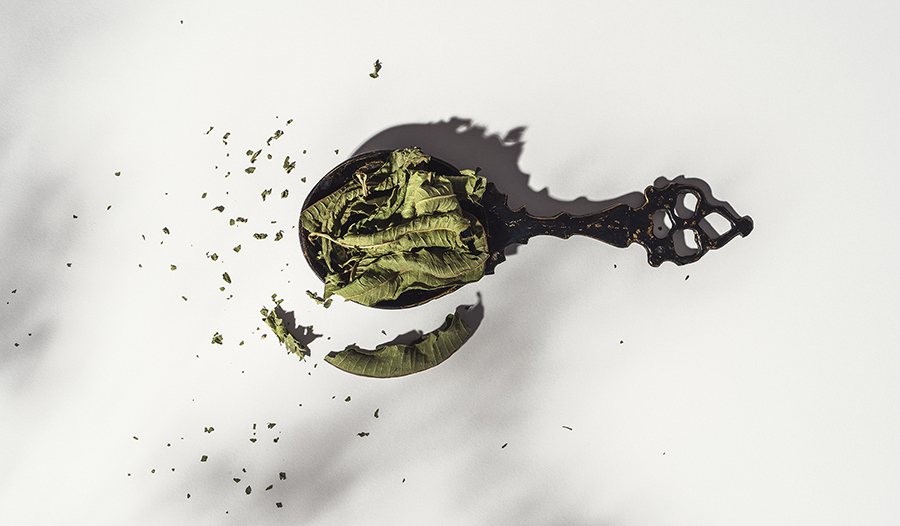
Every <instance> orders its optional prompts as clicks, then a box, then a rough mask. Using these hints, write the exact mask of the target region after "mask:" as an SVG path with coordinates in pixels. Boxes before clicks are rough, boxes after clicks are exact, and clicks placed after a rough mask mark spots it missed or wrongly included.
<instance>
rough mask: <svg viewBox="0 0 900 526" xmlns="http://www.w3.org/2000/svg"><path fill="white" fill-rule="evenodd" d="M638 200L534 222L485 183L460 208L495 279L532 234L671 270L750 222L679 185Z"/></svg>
mask: <svg viewBox="0 0 900 526" xmlns="http://www.w3.org/2000/svg"><path fill="white" fill-rule="evenodd" d="M390 153H391V150H378V151H373V152H366V153H362V154H359V155H356V156H354V157H352V158H350V159H348V160H346V161H344V162H343V163H341V164H339V165H338V166H336V167H335V168H334V169H332V170H331V171H330V172H328V174H327V175H325V177H323V178H322V179H321V180H320V181H319V182H318V183H317V184H316V186H315V187H313V189H312V191H310V193H309V195H308V196H307V198H306V201H304V202H303V210H306V209H307V208H308V207H309V206H311V205H313V204H314V203H316V202H318V201H320V200H321V199H323V198H325V197H327V196H328V195H330V194H331V193H332V192H334V191H336V190H337V189H339V188H340V187H342V186H343V185H344V184H346V183H347V182H348V181H350V179H351V178H352V177H353V174H354V173H356V172H357V171H362V172H364V173H367V174H371V173H373V172H375V171H376V170H378V168H380V167H381V165H382V164H383V163H384V162H385V161H386V160H387V158H388V155H389V154H390ZM424 169H425V170H429V171H433V172H436V173H438V174H442V175H458V174H459V170H457V169H456V168H454V167H453V166H452V165H450V164H449V163H446V162H444V161H442V160H440V159H436V158H434V157H432V158H431V161H430V162H429V163H428V164H427V165H426V166H425V168H424ZM685 193H690V194H693V195H695V196H696V197H697V206H696V210H695V211H693V212H692V213H691V214H690V216H689V217H686V218H685V217H680V215H679V214H677V213H676V206H677V205H678V199H679V196H680V195H682V194H685ZM644 197H645V201H644V204H643V205H642V206H640V207H638V208H631V207H629V206H628V205H625V204H619V205H616V206H613V207H611V208H608V209H606V210H604V211H602V212H597V213H595V214H587V215H579V216H573V215H570V214H568V213H566V212H563V213H561V214H558V215H556V216H554V217H536V216H533V215H531V214H529V213H528V211H527V210H526V209H525V207H521V208H518V209H516V210H510V209H509V206H508V205H507V196H506V194H503V193H501V192H500V191H498V190H497V188H496V186H494V183H488V186H487V189H486V191H485V193H484V198H483V200H482V205H483V207H471V206H466V205H468V203H464V205H463V208H464V210H466V211H467V212H469V213H471V214H472V215H474V216H475V217H476V218H477V219H478V220H479V221H480V222H481V224H482V225H483V226H484V228H485V230H486V232H487V238H488V251H489V252H490V256H489V258H488V261H487V263H486V265H485V274H493V273H494V268H495V267H496V266H497V265H498V264H500V263H502V262H503V261H504V260H505V259H506V256H505V254H504V252H505V250H506V247H508V246H509V245H512V244H525V243H528V240H529V239H530V238H531V237H533V236H542V235H549V236H556V237H560V238H563V239H568V238H570V237H572V236H574V235H581V236H587V237H591V238H593V239H596V240H598V241H603V242H604V243H607V244H610V245H612V246H614V247H619V248H625V247H627V246H628V245H630V244H632V243H639V244H641V245H643V246H644V248H646V249H647V260H648V262H649V263H650V265H652V266H654V267H658V266H660V265H661V264H662V263H663V262H665V261H671V262H673V263H675V264H676V265H686V264H688V263H693V262H694V261H697V260H698V259H700V258H701V257H703V255H704V254H706V253H707V252H708V251H709V250H713V249H717V248H721V247H723V246H724V245H725V244H726V243H728V242H729V241H731V240H732V239H734V237H735V236H737V235H738V234H740V235H741V236H746V235H748V234H749V233H750V232H751V231H752V230H753V220H752V219H750V217H749V216H743V217H738V216H735V215H734V214H732V213H731V212H730V211H729V210H728V209H727V208H725V207H724V206H718V205H713V204H711V203H710V202H709V200H708V199H707V197H706V196H704V193H703V191H702V190H700V189H699V188H697V187H696V186H692V185H688V184H683V183H671V184H669V185H667V186H666V187H664V188H656V187H654V186H648V187H647V188H646V189H645V190H644ZM659 211H665V213H666V214H667V215H668V217H669V218H670V220H671V222H672V223H673V226H672V227H671V229H669V231H668V232H667V233H666V235H663V236H661V237H657V236H656V235H654V233H653V228H654V222H653V216H654V215H655V214H656V213H657V212H659ZM714 213H718V214H720V215H721V216H722V217H724V218H725V219H727V220H728V222H729V223H730V225H731V228H730V229H729V230H727V231H726V232H724V233H722V234H721V235H719V236H718V237H711V236H710V234H709V233H708V232H706V231H705V230H704V228H703V227H702V222H703V220H704V219H705V218H706V217H707V216H708V215H710V214H714ZM299 230H300V245H301V247H302V248H303V256H304V257H305V258H306V262H307V263H308V264H309V266H310V267H311V268H312V269H313V271H314V272H315V273H316V275H318V276H319V279H321V280H323V281H324V280H325V276H326V275H327V274H328V270H327V268H326V267H325V265H324V263H323V262H322V261H321V260H319V259H318V258H317V255H318V253H319V244H318V243H317V242H315V243H314V242H312V241H310V240H309V233H308V232H307V231H306V230H305V229H304V228H303V225H302V224H300V225H299ZM684 230H693V232H694V241H695V243H696V244H697V247H698V248H697V249H695V250H694V251H692V253H690V254H687V255H679V254H678V251H677V248H676V235H679V234H680V233H681V232H682V231H684ZM459 287H460V286H455V287H447V288H444V289H439V290H410V291H406V292H404V293H403V294H401V295H400V296H399V297H398V298H397V299H396V300H393V301H382V302H380V303H378V304H377V305H375V307H376V308H381V309H402V308H407V307H415V306H416V305H421V304H423V303H426V302H428V301H431V300H433V299H435V298H439V297H441V296H444V295H446V294H449V293H451V292H453V291H455V290H456V289H458V288H459Z"/></svg>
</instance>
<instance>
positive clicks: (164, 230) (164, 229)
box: [163, 226, 169, 235]
mask: <svg viewBox="0 0 900 526" xmlns="http://www.w3.org/2000/svg"><path fill="white" fill-rule="evenodd" d="M163 234H166V235H168V234H169V227H165V226H164V227H163Z"/></svg>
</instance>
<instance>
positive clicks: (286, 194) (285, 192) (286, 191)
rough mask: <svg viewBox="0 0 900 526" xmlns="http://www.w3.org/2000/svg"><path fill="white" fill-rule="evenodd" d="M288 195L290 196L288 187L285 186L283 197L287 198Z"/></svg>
mask: <svg viewBox="0 0 900 526" xmlns="http://www.w3.org/2000/svg"><path fill="white" fill-rule="evenodd" d="M287 196H288V189H287V188H285V189H284V191H282V192H281V198H282V199H287Z"/></svg>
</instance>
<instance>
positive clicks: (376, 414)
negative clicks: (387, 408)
mask: <svg viewBox="0 0 900 526" xmlns="http://www.w3.org/2000/svg"><path fill="white" fill-rule="evenodd" d="M379 410H380V409H376V410H375V418H378V411H379Z"/></svg>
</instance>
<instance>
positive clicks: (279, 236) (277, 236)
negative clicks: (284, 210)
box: [275, 230, 284, 241]
mask: <svg viewBox="0 0 900 526" xmlns="http://www.w3.org/2000/svg"><path fill="white" fill-rule="evenodd" d="M283 237H284V230H279V231H278V232H276V233H275V241H281V239H282V238H283Z"/></svg>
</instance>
